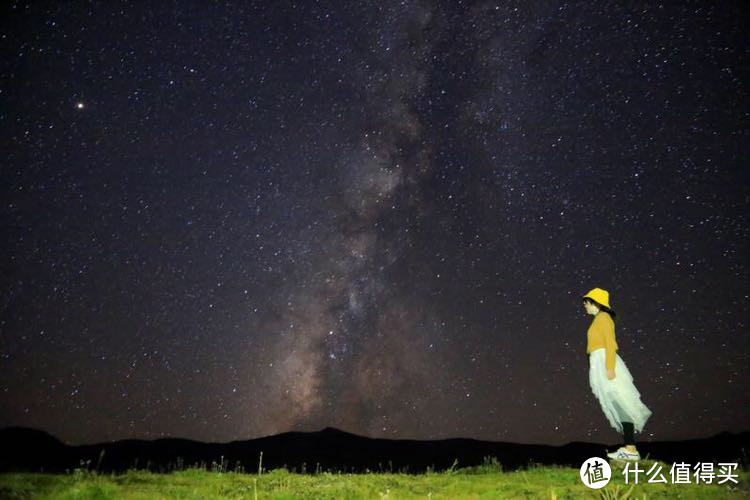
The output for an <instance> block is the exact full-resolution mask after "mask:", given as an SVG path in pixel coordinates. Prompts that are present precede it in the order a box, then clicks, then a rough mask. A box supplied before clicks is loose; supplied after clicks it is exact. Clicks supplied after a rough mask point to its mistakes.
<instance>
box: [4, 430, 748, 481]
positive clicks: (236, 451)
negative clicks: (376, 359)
mask: <svg viewBox="0 0 750 500" xmlns="http://www.w3.org/2000/svg"><path fill="white" fill-rule="evenodd" d="M637 444H638V450H639V451H640V453H641V457H642V458H643V459H656V460H660V461H663V462H666V463H677V462H686V463H690V464H695V463H697V462H713V463H714V464H718V463H719V462H722V463H737V464H739V465H740V466H743V467H747V461H748V451H750V432H741V433H737V434H734V433H730V432H722V433H720V434H717V435H716V436H714V437H711V438H704V439H692V440H684V441H662V442H638V443H637ZM618 446H619V443H618V444H613V445H610V446H604V445H601V444H596V443H585V442H572V443H568V444H566V445H563V446H548V445H538V444H518V443H506V442H494V441H479V440H476V439H467V438H452V439H440V440H430V441H422V440H413V439H382V438H369V437H365V436H360V435H357V434H352V433H349V432H346V431H343V430H341V429H337V428H335V427H325V428H323V429H321V430H319V431H315V432H299V431H292V432H285V433H281V434H277V435H273V436H264V437H260V438H256V439H250V440H242V441H232V442H228V443H203V442H200V441H193V440H189V439H180V438H161V439H156V440H153V441H147V440H140V439H126V440H122V441H115V442H108V443H98V444H91V445H77V446H72V445H67V444H64V443H62V442H61V441H60V440H58V439H57V438H55V437H54V436H52V435H50V434H48V433H46V432H44V431H41V430H37V429H29V428H24V427H8V428H4V429H0V471H36V472H39V471H42V472H70V471H72V470H74V469H76V468H86V469H91V470H98V471H100V472H124V471H126V470H128V469H147V470H151V471H154V472H169V471H171V470H175V469H183V468H186V467H205V468H208V469H213V470H219V469H222V470H231V471H239V472H258V469H259V466H260V467H262V469H263V470H264V471H268V470H272V469H277V468H282V467H284V468H287V469H288V470H290V471H295V472H317V471H341V472H367V471H374V472H378V471H393V472H406V473H422V472H425V471H426V470H434V471H440V470H445V469H448V468H450V467H452V466H457V467H459V468H461V467H469V466H476V465H481V464H482V463H483V462H485V461H486V460H487V459H489V458H491V457H494V458H496V459H497V461H498V462H499V463H500V464H501V465H502V468H503V469H504V470H514V469H518V468H522V467H526V466H529V465H530V464H532V463H538V464H545V465H553V464H554V465H563V466H571V467H576V468H577V467H580V465H581V464H582V463H583V462H584V461H585V460H586V459H588V458H591V457H596V456H598V457H601V458H605V459H606V453H607V451H611V450H613V449H616V448H617V447H618ZM261 453H262V459H261ZM456 460H457V461H458V462H457V464H456V465H454V464H455V461H456Z"/></svg>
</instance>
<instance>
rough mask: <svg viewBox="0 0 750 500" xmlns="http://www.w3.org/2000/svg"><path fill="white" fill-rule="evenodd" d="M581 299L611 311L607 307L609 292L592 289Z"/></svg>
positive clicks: (608, 306)
mask: <svg viewBox="0 0 750 500" xmlns="http://www.w3.org/2000/svg"><path fill="white" fill-rule="evenodd" d="M581 298H583V299H591V300H593V301H594V302H596V303H597V304H601V305H603V306H604V307H606V308H607V309H612V308H611V307H610V305H609V292H608V291H606V290H602V289H601V288H594V289H593V290H591V291H590V292H589V293H587V294H586V295H584V296H583V297H581Z"/></svg>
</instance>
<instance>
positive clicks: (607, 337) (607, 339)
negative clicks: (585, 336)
mask: <svg viewBox="0 0 750 500" xmlns="http://www.w3.org/2000/svg"><path fill="white" fill-rule="evenodd" d="M603 315H606V316H607V317H606V318H602V320H603V321H601V327H602V335H604V359H605V366H606V367H607V372H608V373H607V375H608V378H610V379H612V378H614V372H615V361H616V358H615V353H616V351H617V342H616V341H615V323H614V321H612V318H610V317H609V315H608V314H606V313H603ZM609 372H612V376H611V377H609Z"/></svg>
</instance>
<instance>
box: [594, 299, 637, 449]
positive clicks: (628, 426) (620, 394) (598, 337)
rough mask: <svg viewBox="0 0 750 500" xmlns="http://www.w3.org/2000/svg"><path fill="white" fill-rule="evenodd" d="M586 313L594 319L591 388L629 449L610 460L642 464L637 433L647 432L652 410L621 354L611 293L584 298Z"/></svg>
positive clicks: (625, 447) (624, 447)
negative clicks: (635, 434) (644, 427)
mask: <svg viewBox="0 0 750 500" xmlns="http://www.w3.org/2000/svg"><path fill="white" fill-rule="evenodd" d="M582 299H583V306H584V307H585V308H586V312H587V313H588V314H590V315H592V316H594V320H593V321H592V322H591V326H590V327H589V330H588V345H587V348H586V352H587V353H588V354H589V385H590V386H591V390H592V391H593V393H594V396H596V399H598V400H599V404H600V405H601V407H602V410H603V411H604V415H605V416H606V417H607V420H609V423H610V425H611V426H612V427H613V428H614V429H615V430H616V431H617V432H620V433H622V434H623V436H624V439H625V446H623V447H620V448H619V449H618V450H617V451H615V452H612V453H607V456H608V457H609V458H616V459H622V460H640V458H641V455H640V454H639V453H638V450H637V449H636V447H635V438H634V436H633V431H634V430H635V431H637V432H643V426H644V425H645V424H646V421H647V420H648V418H649V417H650V416H651V410H649V409H648V408H647V407H646V405H644V404H643V403H642V402H641V394H640V393H639V392H638V389H636V388H635V385H633V376H632V375H631V374H630V371H629V370H628V367H627V366H626V365H625V362H624V361H623V360H622V358H621V357H620V355H619V354H617V350H618V348H617V341H616V340H615V322H614V317H615V312H614V311H613V310H612V308H611V307H610V305H609V292H607V291H606V290H602V289H601V288H594V289H593V290H591V291H590V292H589V293H587V294H586V295H584V296H583V297H582Z"/></svg>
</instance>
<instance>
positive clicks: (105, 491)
mask: <svg viewBox="0 0 750 500" xmlns="http://www.w3.org/2000/svg"><path fill="white" fill-rule="evenodd" d="M653 463H654V461H641V462H639V466H640V468H642V469H643V468H645V470H648V469H649V468H650V466H651V465H652V464H653ZM659 464H660V465H662V466H663V469H662V474H663V475H664V477H665V478H666V480H667V483H666V484H665V483H650V484H649V483H648V479H649V477H647V476H646V475H645V474H640V476H639V480H638V484H633V476H632V475H631V476H630V484H627V485H626V484H625V478H624V476H623V474H622V470H621V469H618V468H616V467H613V469H612V480H611V481H610V482H609V484H607V486H605V487H604V488H602V489H600V490H592V489H589V488H588V487H586V486H585V485H584V484H583V483H582V482H581V479H580V476H579V470H578V469H574V468H566V467H549V466H541V465H532V466H530V467H528V468H526V469H522V470H517V471H503V470H502V466H501V465H500V464H498V463H497V462H496V461H495V460H493V461H492V462H491V463H486V464H485V465H484V466H479V467H469V468H463V469H460V468H456V469H452V470H449V471H445V472H428V473H425V474H419V475H413V474H399V473H365V474H348V473H347V474H344V473H338V472H325V471H324V472H320V473H316V474H300V473H295V472H289V471H287V470H285V469H276V470H272V471H269V472H263V473H262V474H247V473H237V472H227V471H224V472H221V471H212V470H207V469H199V468H190V469H185V470H179V471H173V472H170V473H165V474H159V473H152V472H148V471H139V470H130V471H128V472H126V473H124V474H98V473H96V472H95V471H89V470H86V469H76V470H75V471H74V472H72V473H70V474H43V473H5V474H0V498H3V499H5V498H45V499H47V498H48V499H56V500H57V499H74V498H92V499H94V498H95V499H106V498H117V499H120V498H122V499H144V500H145V499H149V500H150V499H166V498H182V499H199V498H200V499H208V498H250V499H255V498H263V499H268V498H274V499H293V498H310V499H312V498H314V499H325V498H330V499H333V498H368V499H369V498H375V499H386V498H388V499H396V498H399V499H400V498H545V499H563V498H599V499H614V498H631V499H634V498H638V499H642V498H683V499H689V498H715V499H732V498H750V485H749V484H748V471H747V470H738V471H736V473H737V474H738V475H739V477H738V479H737V481H738V484H735V483H733V482H731V481H728V482H725V483H724V484H721V485H718V484H716V480H714V484H705V483H703V482H701V483H700V484H695V479H694V476H691V484H672V482H671V476H670V475H669V470H670V468H671V466H672V464H667V463H664V462H659ZM717 471H718V468H717Z"/></svg>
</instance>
